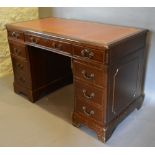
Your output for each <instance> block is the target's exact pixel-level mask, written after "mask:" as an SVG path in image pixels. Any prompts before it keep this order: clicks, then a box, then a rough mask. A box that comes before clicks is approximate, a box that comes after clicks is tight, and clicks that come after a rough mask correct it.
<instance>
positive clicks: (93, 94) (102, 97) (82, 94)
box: [74, 80, 106, 107]
mask: <svg viewBox="0 0 155 155" xmlns="http://www.w3.org/2000/svg"><path fill="white" fill-rule="evenodd" d="M74 86H75V96H76V98H79V99H82V100H84V101H85V102H87V104H90V105H91V104H93V105H94V106H96V107H101V106H103V105H104V103H105V101H106V90H105V88H102V89H99V88H97V87H93V86H90V85H88V84H86V83H83V82H81V81H77V80H75V81H74Z"/></svg>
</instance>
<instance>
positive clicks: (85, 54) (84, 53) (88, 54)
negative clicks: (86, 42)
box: [81, 49, 94, 59]
mask: <svg viewBox="0 0 155 155" xmlns="http://www.w3.org/2000/svg"><path fill="white" fill-rule="evenodd" d="M81 55H82V56H83V57H86V58H89V59H91V58H92V57H93V56H94V53H93V52H91V51H89V50H88V49H83V50H82V51H81Z"/></svg>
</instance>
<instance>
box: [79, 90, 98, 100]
mask: <svg viewBox="0 0 155 155" xmlns="http://www.w3.org/2000/svg"><path fill="white" fill-rule="evenodd" d="M82 92H83V95H84V97H85V98H86V99H89V100H90V99H92V98H94V97H95V93H91V94H90V95H88V94H87V91H86V90H85V89H83V90H82Z"/></svg>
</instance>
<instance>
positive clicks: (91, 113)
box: [82, 106, 95, 117]
mask: <svg viewBox="0 0 155 155" xmlns="http://www.w3.org/2000/svg"><path fill="white" fill-rule="evenodd" d="M82 109H83V112H84V114H85V115H86V116H88V117H90V116H91V115H94V114H95V112H94V111H93V110H91V111H90V112H89V113H88V112H87V111H86V107H84V106H83V107H82Z"/></svg>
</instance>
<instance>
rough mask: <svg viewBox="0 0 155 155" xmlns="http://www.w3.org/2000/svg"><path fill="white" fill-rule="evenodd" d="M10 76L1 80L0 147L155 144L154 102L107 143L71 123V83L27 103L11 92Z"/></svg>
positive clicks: (150, 102) (90, 131)
mask: <svg viewBox="0 0 155 155" xmlns="http://www.w3.org/2000/svg"><path fill="white" fill-rule="evenodd" d="M12 83H13V76H11V75H9V76H6V77H4V78H1V79H0V146H61V147H63V146H100V147H102V146H155V134H154V133H155V123H154V122H155V104H154V103H153V100H151V99H150V100H149V99H146V100H145V102H144V105H143V106H142V108H141V109H140V110H139V111H137V110H135V111H134V112H132V113H131V114H130V115H129V116H128V117H127V118H126V119H125V120H124V121H123V122H122V123H121V124H120V125H119V126H118V127H117V128H116V130H115V131H114V133H113V135H112V137H111V138H110V139H109V140H108V141H107V143H106V144H103V143H101V142H100V141H98V140H97V136H96V134H95V132H93V131H92V130H90V129H88V128H86V127H84V126H82V127H81V128H75V127H74V126H72V124H71V114H72V111H73V102H74V99H73V85H68V86H66V87H64V88H62V89H59V90H57V91H56V92H54V93H51V94H49V95H47V96H45V97H44V98H42V99H40V100H39V101H37V102H36V103H35V104H33V103H31V102H29V101H28V100H27V99H26V98H25V97H24V96H21V95H17V94H15V93H14V92H13V86H12Z"/></svg>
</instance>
